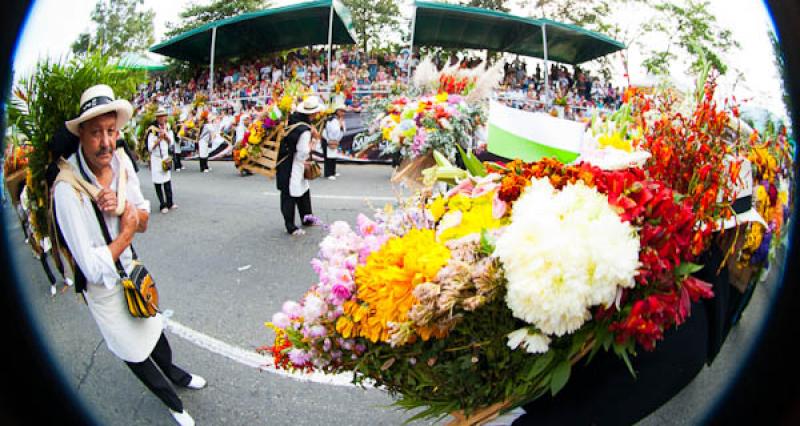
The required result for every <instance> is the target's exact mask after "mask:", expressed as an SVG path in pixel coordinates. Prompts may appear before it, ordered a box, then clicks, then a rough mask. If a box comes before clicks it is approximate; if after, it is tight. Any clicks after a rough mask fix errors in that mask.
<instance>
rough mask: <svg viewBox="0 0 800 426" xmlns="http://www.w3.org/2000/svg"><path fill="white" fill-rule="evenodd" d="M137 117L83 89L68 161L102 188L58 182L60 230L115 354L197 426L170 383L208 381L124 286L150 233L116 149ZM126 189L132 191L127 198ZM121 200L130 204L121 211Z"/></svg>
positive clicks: (110, 98) (78, 283)
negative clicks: (178, 359) (136, 312)
mask: <svg viewBox="0 0 800 426" xmlns="http://www.w3.org/2000/svg"><path fill="white" fill-rule="evenodd" d="M131 114H132V107H131V104H130V103H128V101H126V100H115V99H114V92H113V91H112V90H111V88H110V87H108V86H106V85H97V86H93V87H90V88H89V89H87V90H86V91H85V92H83V95H81V99H80V114H79V116H78V117H77V118H75V119H73V120H70V121H67V122H66V123H65V124H66V127H67V129H68V130H69V131H70V132H71V133H72V134H74V135H76V136H78V137H79V139H80V144H79V147H78V150H77V152H75V153H74V154H72V155H70V156H69V158H68V159H67V163H68V165H69V167H70V168H71V170H72V171H73V173H74V175H75V176H81V177H83V179H85V180H86V181H88V182H89V183H90V184H92V185H94V186H96V187H99V188H100V190H99V191H98V192H97V194H96V195H95V196H94V197H91V196H89V195H87V193H86V192H79V191H76V190H75V189H74V187H73V185H71V184H70V183H67V182H65V181H56V183H55V185H54V187H53V200H54V209H55V218H56V226H57V228H58V230H59V234H60V236H61V238H60V240H62V241H63V243H64V244H65V245H66V247H68V248H69V252H70V254H71V256H72V258H73V259H74V261H75V265H76V266H77V269H76V271H75V272H76V280H75V290H76V291H77V292H79V293H81V294H83V296H84V299H85V301H86V304H87V305H88V307H89V312H90V313H91V314H92V317H94V319H95V322H96V323H97V326H98V328H99V329H100V333H101V334H102V335H103V339H104V340H105V342H106V346H107V347H108V349H109V350H110V351H111V352H112V353H113V354H114V355H116V356H117V357H118V358H120V359H122V360H123V361H125V363H126V365H128V367H129V368H130V369H131V371H133V373H134V374H135V375H136V377H138V378H139V379H140V380H141V381H142V382H143V383H144V384H145V385H146V386H147V388H148V389H150V390H151V391H152V392H153V393H154V394H155V395H156V396H157V397H158V398H159V399H161V401H163V402H164V404H166V405H167V406H168V407H169V409H170V413H171V414H172V416H173V418H174V419H175V420H176V421H177V422H178V423H179V424H181V425H193V424H194V420H192V417H191V416H190V415H189V414H188V413H187V412H186V410H185V409H184V408H183V403H182V402H181V400H180V398H178V396H177V394H176V393H175V390H174V389H173V388H172V385H171V384H170V382H172V384H174V385H177V386H181V387H186V388H190V389H200V388H202V387H204V386H205V384H206V382H205V380H204V379H203V378H202V377H200V376H196V375H192V374H189V373H187V372H185V371H183V370H182V369H180V368H178V367H177V366H175V365H174V364H173V363H172V351H171V349H170V347H169V343H168V342H167V338H166V336H165V335H164V333H163V329H164V323H163V318H162V317H161V315H160V314H156V315H155V316H152V317H148V318H137V317H134V316H132V315H131V314H130V312H128V308H127V306H126V305H127V303H126V300H125V295H124V294H123V289H122V285H121V276H122V275H123V274H128V275H129V274H130V273H131V272H132V271H133V268H134V252H133V246H132V245H131V244H132V242H133V239H134V236H135V235H136V234H137V233H141V232H145V231H146V230H147V222H148V219H149V212H150V203H149V202H148V201H147V200H146V199H145V198H144V196H143V195H142V191H141V189H140V187H139V178H138V177H137V176H136V173H135V172H134V170H133V165H132V164H131V162H130V160H129V159H128V158H127V156H125V155H120V154H118V153H117V151H116V150H115V148H116V141H117V137H118V135H119V129H120V128H121V127H122V126H124V125H125V123H127V122H128V120H129V119H130V118H131ZM121 175H124V176H127V182H126V184H122V183H123V182H125V181H124V180H118V177H120V176H121ZM119 186H122V188H124V191H125V192H124V193H123V194H120V195H118V194H117V189H118V187H119ZM118 197H119V198H118ZM119 200H123V202H124V211H123V212H122V213H121V214H119V213H118V212H119V211H120V210H122V209H118V208H117V204H118V201H119ZM101 226H105V229H102V228H101ZM159 369H160V370H159ZM162 372H163V374H162ZM165 377H166V378H168V379H169V381H167V379H166V378H165Z"/></svg>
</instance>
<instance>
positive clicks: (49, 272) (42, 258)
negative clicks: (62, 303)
mask: <svg viewBox="0 0 800 426" xmlns="http://www.w3.org/2000/svg"><path fill="white" fill-rule="evenodd" d="M39 262H40V263H41V264H42V268H44V272H45V273H46V274H47V279H48V280H49V281H50V285H56V276H55V275H53V271H52V270H50V264H49V263H47V253H42V255H41V256H39Z"/></svg>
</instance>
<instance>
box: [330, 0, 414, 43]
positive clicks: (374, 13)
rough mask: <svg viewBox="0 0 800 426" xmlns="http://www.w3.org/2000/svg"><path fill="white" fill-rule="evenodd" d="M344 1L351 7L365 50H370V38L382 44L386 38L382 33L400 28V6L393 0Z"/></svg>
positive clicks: (354, 27) (356, 30)
mask: <svg viewBox="0 0 800 426" xmlns="http://www.w3.org/2000/svg"><path fill="white" fill-rule="evenodd" d="M342 3H344V5H345V6H347V8H348V9H350V13H351V14H352V17H353V29H354V30H355V32H356V35H357V36H358V40H359V41H360V42H361V43H362V44H361V47H362V48H363V49H364V51H365V52H368V51H369V50H368V47H369V46H370V40H375V44H380V40H381V39H385V37H381V35H382V34H385V33H386V32H388V31H398V30H399V29H400V20H399V17H400V8H399V7H398V6H397V2H395V1H393V0H342ZM373 47H374V46H373Z"/></svg>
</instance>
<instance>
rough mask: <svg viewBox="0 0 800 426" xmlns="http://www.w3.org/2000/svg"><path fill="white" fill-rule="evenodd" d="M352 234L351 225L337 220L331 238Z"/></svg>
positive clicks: (332, 228) (332, 225) (332, 226)
mask: <svg viewBox="0 0 800 426" xmlns="http://www.w3.org/2000/svg"><path fill="white" fill-rule="evenodd" d="M349 232H350V225H348V224H347V222H344V221H341V220H337V221H336V222H333V224H331V236H333V237H336V238H339V237H344V236H345V235H347V234H348V233H349Z"/></svg>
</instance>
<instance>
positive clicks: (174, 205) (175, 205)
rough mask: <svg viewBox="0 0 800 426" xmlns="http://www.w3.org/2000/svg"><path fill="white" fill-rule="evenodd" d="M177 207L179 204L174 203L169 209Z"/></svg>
mask: <svg viewBox="0 0 800 426" xmlns="http://www.w3.org/2000/svg"><path fill="white" fill-rule="evenodd" d="M177 208H178V205H177V204H173V205H172V207H170V208H169V209H170V210H175V209H177Z"/></svg>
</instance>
